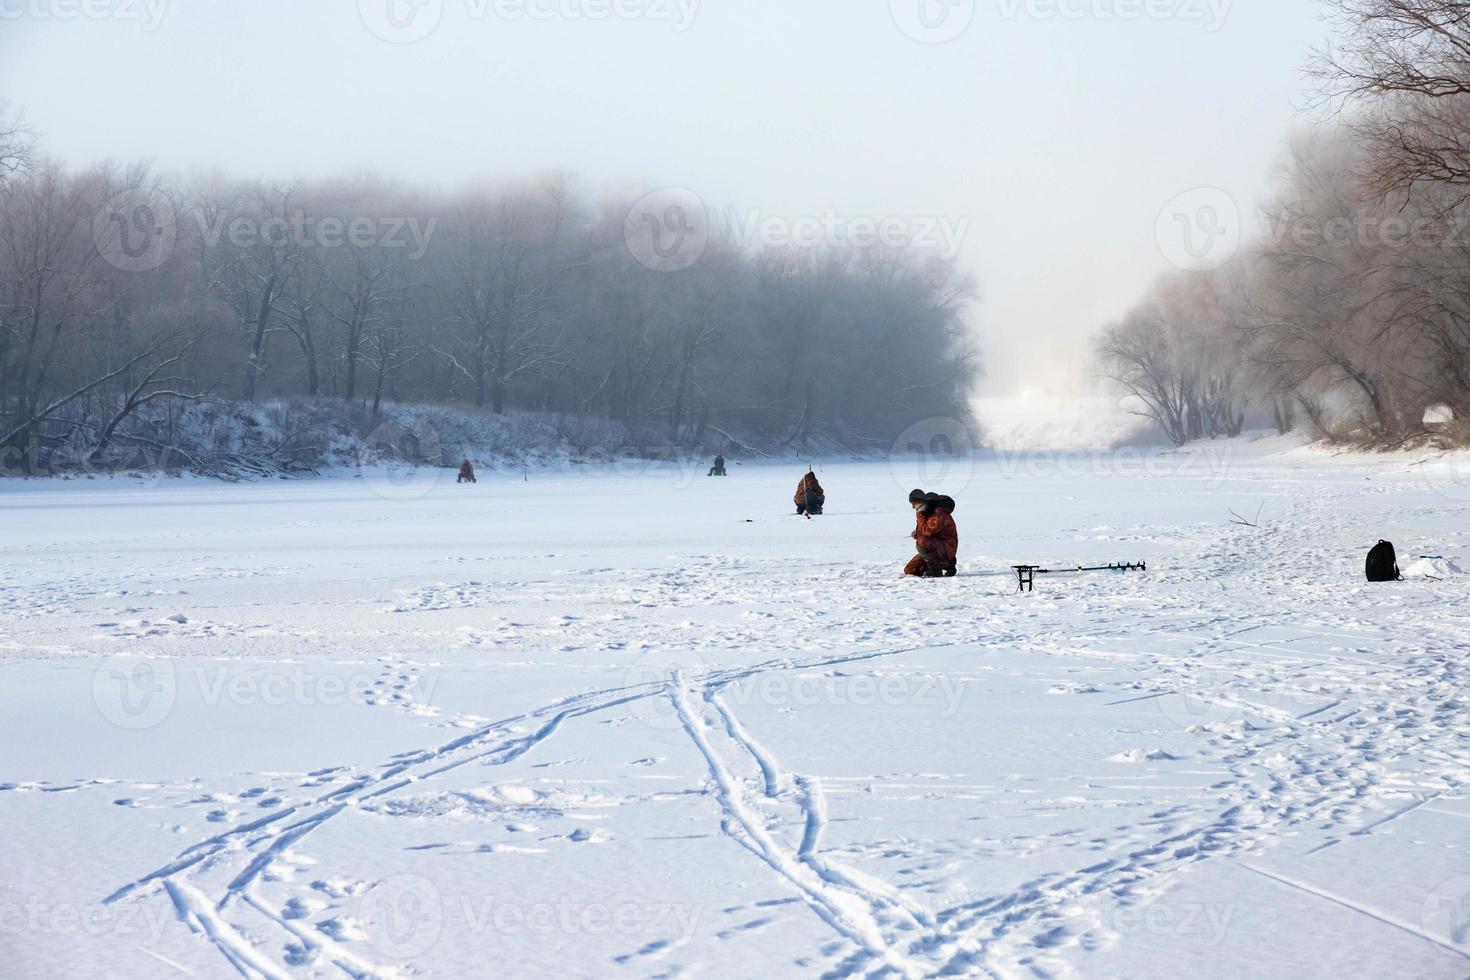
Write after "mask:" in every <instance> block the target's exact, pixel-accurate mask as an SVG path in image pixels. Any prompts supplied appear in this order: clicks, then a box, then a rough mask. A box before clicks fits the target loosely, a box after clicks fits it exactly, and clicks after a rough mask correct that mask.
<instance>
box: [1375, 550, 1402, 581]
mask: <svg viewBox="0 0 1470 980" xmlns="http://www.w3.org/2000/svg"><path fill="white" fill-rule="evenodd" d="M1367 572H1368V581H1370V582H1398V581H1402V580H1403V576H1402V575H1400V574H1399V556H1398V552H1396V551H1394V550H1393V543H1392V542H1389V541H1380V542H1378V543H1377V544H1375V545H1374V546H1373V550H1372V551H1369V552H1368V564H1367Z"/></svg>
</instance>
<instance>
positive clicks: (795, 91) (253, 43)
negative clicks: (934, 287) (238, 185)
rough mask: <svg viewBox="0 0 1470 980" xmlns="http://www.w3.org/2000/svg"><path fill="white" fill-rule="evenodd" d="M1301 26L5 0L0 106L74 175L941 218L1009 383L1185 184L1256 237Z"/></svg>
mask: <svg viewBox="0 0 1470 980" xmlns="http://www.w3.org/2000/svg"><path fill="white" fill-rule="evenodd" d="M389 4H392V7H391V8H390V7H389ZM1324 32H1325V27H1324V25H1323V24H1322V23H1321V21H1320V19H1319V8H1318V6H1317V4H1316V2H1315V0H975V2H971V0H913V2H906V0H893V2H890V0H703V2H700V0H171V2H170V0H0V97H5V98H8V99H10V101H11V102H12V103H14V105H15V106H17V107H19V108H21V109H22V110H23V111H24V113H25V115H26V117H27V119H28V121H29V122H30V124H31V125H32V127H33V128H34V129H36V130H37V131H38V132H39V133H40V134H41V135H42V136H43V140H44V145H45V147H46V149H47V150H48V151H49V152H51V153H52V154H53V155H54V156H57V157H60V158H62V159H64V160H66V161H67V162H69V163H73V164H84V163H88V162H92V161H94V160H98V159H102V158H113V159H117V160H133V159H140V158H141V159H152V160H154V161H155V162H156V163H157V164H158V165H159V167H160V168H162V169H164V170H167V171H181V172H182V171H187V170H189V169H191V168H195V167H201V166H202V167H222V168H224V169H226V170H228V171H230V172H232V173H236V174H239V175H242V176H250V175H262V176H265V175H269V176H280V177H290V176H298V175H299V176H320V175H328V174H332V173H336V172H342V171H361V170H372V171H378V172H383V173H389V174H396V175H400V176H402V177H405V178H412V179H415V180H423V181H430V182H433V183H435V184H436V185H439V186H443V187H453V186H454V185H456V184H459V183H461V182H465V181H468V180H472V179H475V178H481V177H491V178H495V177H506V176H517V175H524V174H528V173H531V172H536V171H542V170H547V169H561V170H568V171H572V172H575V173H577V174H578V175H580V176H581V177H582V178H584V183H585V186H586V188H587V190H589V191H590V192H593V193H597V192H599V191H602V190H617V191H620V192H634V191H648V190H653V189H656V188H660V187H665V186H681V187H687V188H690V189H692V190H694V191H695V192H696V193H697V194H698V195H699V196H700V197H701V198H703V199H704V200H705V201H706V203H707V204H708V206H709V207H710V209H711V211H712V212H713V213H714V214H715V216H716V218H717V220H719V219H720V218H721V217H722V216H723V217H728V216H729V215H730V214H731V213H732V210H731V209H733V213H734V214H736V215H738V216H739V220H740V221H741V222H746V221H748V220H749V219H750V217H751V216H752V215H756V216H760V217H774V218H778V219H782V220H784V221H787V222H791V221H795V220H796V219H799V218H802V217H813V218H817V219H820V220H821V222H822V223H823V224H824V225H826V226H832V225H833V222H834V219H835V221H836V227H837V229H838V231H837V233H838V234H841V233H842V228H844V227H847V225H846V223H847V222H850V221H853V220H857V219H864V218H868V219H875V220H882V219H885V218H888V217H900V218H905V219H910V220H911V222H912V223H911V224H909V225H907V226H906V228H908V229H909V233H911V234H915V235H919V234H922V233H924V232H925V231H926V230H927V226H928V224H929V222H930V221H931V220H934V221H942V222H943V224H941V225H938V226H936V227H935V228H934V229H933V230H932V231H930V232H929V233H928V236H927V240H926V244H929V245H931V246H932V247H935V248H938V249H941V250H942V249H944V248H945V247H947V246H948V245H949V241H948V235H947V234H946V232H945V229H948V230H949V232H950V233H952V232H953V231H955V230H957V229H963V230H964V231H965V234H964V238H963V241H962V242H961V245H962V247H961V249H960V251H959V253H958V255H959V259H960V261H961V262H962V264H963V265H964V267H965V268H966V269H968V270H970V271H971V272H972V273H973V274H974V276H975V277H976V279H977V280H978V282H979V286H980V290H981V294H982V297H983V302H982V305H981V306H980V307H979V308H978V310H977V324H978V327H979V329H980V332H981V335H982V337H983V340H984V344H985V349H986V353H987V357H988V361H989V366H990V374H991V377H990V380H989V383H988V387H989V390H992V391H997V392H1010V391H1016V390H1020V389H1022V388H1026V387H1030V388H1033V389H1039V388H1040V387H1042V386H1044V385H1047V384H1048V383H1050V384H1051V385H1052V386H1055V385H1056V383H1057V381H1058V379H1062V382H1063V384H1075V382H1076V380H1077V379H1078V378H1080V377H1081V376H1082V374H1083V372H1084V371H1085V369H1086V351H1085V342H1086V337H1087V335H1088V334H1089V333H1090V332H1091V331H1093V330H1094V329H1096V328H1097V327H1098V326H1100V325H1101V324H1102V323H1104V322H1105V321H1107V320H1108V319H1110V318H1113V317H1116V316H1117V315H1119V314H1120V313H1121V312H1122V311H1123V310H1124V309H1125V308H1126V307H1127V306H1128V305H1129V303H1130V302H1131V301H1132V300H1133V299H1134V298H1135V297H1136V296H1137V295H1138V294H1139V293H1140V292H1141V291H1142V290H1143V288H1144V287H1145V286H1146V285H1147V283H1148V282H1149V281H1150V280H1151V279H1152V278H1153V277H1154V276H1155V275H1157V274H1158V273H1159V272H1161V271H1163V270H1165V269H1167V268H1169V267H1170V263H1169V259H1168V258H1166V251H1168V249H1169V245H1168V243H1166V244H1165V247H1164V248H1161V247H1160V243H1159V241H1158V235H1157V233H1156V226H1157V225H1158V222H1159V217H1160V213H1161V210H1163V209H1164V208H1165V206H1166V204H1168V203H1169V202H1170V201H1171V200H1172V199H1174V198H1175V197H1176V195H1179V194H1181V193H1182V192H1186V191H1189V190H1191V189H1193V188H1197V187H1201V186H1208V187H1217V188H1220V189H1222V190H1224V191H1225V192H1226V193H1227V194H1228V196H1229V198H1230V199H1232V200H1233V202H1234V203H1235V204H1236V205H1237V206H1238V207H1239V208H1240V210H1241V213H1242V215H1243V216H1245V218H1246V219H1250V218H1251V216H1252V215H1253V213H1254V208H1255V206H1256V204H1257V203H1258V202H1259V200H1260V198H1261V196H1262V194H1263V192H1264V191H1265V189H1266V188H1267V186H1268V180H1269V176H1270V173H1271V169H1272V167H1273V165H1274V164H1275V162H1276V161H1277V159H1278V155H1279V152H1280V148H1281V146H1282V141H1283V139H1284V137H1285V135H1286V134H1287V132H1288V131H1289V129H1290V128H1291V127H1292V126H1293V125H1294V124H1295V123H1296V122H1297V121H1298V112H1299V110H1300V108H1301V107H1302V104H1303V102H1304V91H1305V86H1304V83H1303V80H1302V77H1301V73H1300V69H1301V64H1302V62H1303V59H1304V58H1305V56H1306V54H1307V51H1308V49H1309V48H1310V47H1312V46H1313V45H1315V44H1318V43H1320V42H1321V41H1322V40H1323V38H1324ZM1189 200H1193V199H1189ZM828 234H830V233H829V232H826V231H824V232H823V235H824V236H825V235H828Z"/></svg>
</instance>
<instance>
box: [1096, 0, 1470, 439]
mask: <svg viewBox="0 0 1470 980" xmlns="http://www.w3.org/2000/svg"><path fill="white" fill-rule="evenodd" d="M1327 6H1328V7H1329V8H1330V9H1331V11H1332V14H1333V18H1332V19H1333V20H1334V21H1335V23H1336V25H1337V27H1338V28H1339V30H1340V32H1341V34H1342V43H1341V44H1340V46H1338V47H1337V48H1336V49H1335V50H1334V51H1331V52H1325V53H1322V54H1319V55H1318V56H1317V57H1316V58H1315V59H1314V62H1313V65H1312V72H1313V74H1314V76H1315V78H1316V79H1317V81H1318V82H1319V83H1320V92H1321V94H1322V96H1323V100H1324V103H1326V104H1329V105H1331V106H1332V107H1333V108H1335V109H1337V110H1339V115H1337V116H1336V117H1335V118H1334V122H1333V125H1332V126H1331V127H1330V128H1327V127H1324V128H1321V129H1318V130H1316V131H1314V132H1312V133H1310V134H1307V135H1303V136H1300V137H1298V138H1296V139H1295V140H1294V141H1293V142H1292V144H1291V145H1290V147H1289V148H1288V151H1287V154H1286V162H1285V164H1284V166H1283V169H1282V174H1281V177H1280V186H1279V190H1278V192H1277V194H1276V196H1275V198H1274V200H1273V201H1272V202H1271V203H1270V204H1269V206H1268V207H1267V208H1266V213H1265V214H1264V216H1263V217H1264V228H1265V234H1264V236H1263V238H1262V239H1261V240H1258V241H1255V242H1253V243H1250V244H1249V246H1248V247H1246V248H1244V249H1242V250H1241V251H1240V252H1239V253H1237V254H1236V255H1235V257H1234V258H1233V259H1231V260H1230V261H1229V262H1228V263H1227V264H1225V265H1224V266H1223V267H1222V268H1219V269H1216V270H1213V271H1208V272H1178V273H1175V274H1172V275H1170V276H1168V277H1165V278H1164V279H1162V280H1161V281H1160V282H1158V283H1157V284H1156V285H1155V287H1154V288H1153V289H1152V290H1151V291H1150V293H1149V295H1147V296H1146V297H1144V299H1143V300H1142V301H1141V302H1140V303H1139V304H1138V305H1137V306H1136V307H1135V308H1134V309H1133V310H1132V311H1131V312H1130V313H1129V314H1128V315H1127V316H1125V317H1124V318H1123V319H1122V320H1121V321H1120V322H1118V323H1116V324H1113V325H1112V326H1110V327H1108V328H1107V329H1106V330H1105V331H1104V332H1103V334H1102V336H1101V337H1100V339H1099V340H1098V342H1097V355H1098V359H1099V363H1100V364H1101V366H1102V370H1103V373H1104V374H1105V375H1106V376H1107V377H1109V378H1111V379H1112V380H1114V381H1115V382H1117V383H1118V384H1119V386H1120V387H1121V388H1122V389H1123V390H1124V391H1125V392H1127V393H1128V394H1130V395H1132V396H1135V398H1136V402H1135V403H1136V404H1141V405H1142V406H1144V407H1143V409H1142V410H1141V411H1142V412H1143V413H1145V414H1147V415H1148V416H1149V417H1150V418H1152V419H1153V420H1154V421H1155V422H1157V423H1158V425H1159V427H1160V428H1161V429H1162V430H1163V431H1164V432H1165V433H1166V434H1167V435H1168V436H1169V438H1170V439H1171V440H1173V441H1174V442H1176V443H1183V442H1186V441H1189V440H1191V439H1197V438H1201V437H1213V436H1220V435H1237V434H1239V432H1240V431H1241V430H1242V428H1243V427H1244V426H1245V425H1246V424H1247V423H1248V420H1261V421H1265V420H1269V421H1271V422H1272V423H1274V424H1275V425H1276V426H1277V427H1278V428H1279V429H1280V430H1281V431H1282V432H1286V431H1289V430H1291V429H1292V428H1294V427H1297V426H1304V427H1306V428H1308V429H1309V430H1310V431H1311V432H1313V433H1314V434H1315V435H1316V436H1318V437H1322V438H1329V439H1333V440H1336V441H1341V442H1345V443H1353V444H1358V445H1363V446H1378V447H1386V446H1394V445H1402V444H1405V443H1407V442H1409V441H1411V440H1413V439H1415V438H1416V437H1430V438H1433V439H1435V440H1437V441H1442V442H1445V443H1457V444H1463V443H1464V442H1465V441H1466V440H1467V438H1470V2H1466V0H1329V2H1328V4H1327ZM1426 417H1427V418H1428V419H1430V420H1431V421H1430V423H1429V426H1428V430H1426Z"/></svg>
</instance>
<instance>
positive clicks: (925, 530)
mask: <svg viewBox="0 0 1470 980" xmlns="http://www.w3.org/2000/svg"><path fill="white" fill-rule="evenodd" d="M918 517H919V526H918V529H917V533H916V537H917V538H918V541H919V547H921V548H923V549H924V550H925V551H928V552H933V553H934V554H936V555H939V556H941V557H943V558H946V559H949V560H953V559H954V558H955V557H957V556H958V555H959V553H960V531H959V528H958V527H957V526H956V525H955V522H954V511H953V510H951V509H950V508H948V507H942V506H941V507H936V508H935V509H934V511H933V513H931V514H928V515H927V516H926V515H925V514H923V513H922V512H921V513H920V514H919V515H918Z"/></svg>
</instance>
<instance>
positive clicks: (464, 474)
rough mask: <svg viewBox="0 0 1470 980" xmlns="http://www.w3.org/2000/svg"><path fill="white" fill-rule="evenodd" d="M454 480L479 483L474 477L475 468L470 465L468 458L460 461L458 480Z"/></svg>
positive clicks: (456, 481)
mask: <svg viewBox="0 0 1470 980" xmlns="http://www.w3.org/2000/svg"><path fill="white" fill-rule="evenodd" d="M454 482H455V483H479V482H480V481H479V480H477V479H475V468H474V467H473V466H472V465H470V461H469V460H468V459H466V460H465V461H464V462H463V463H460V464H459V479H458V480H455V481H454Z"/></svg>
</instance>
